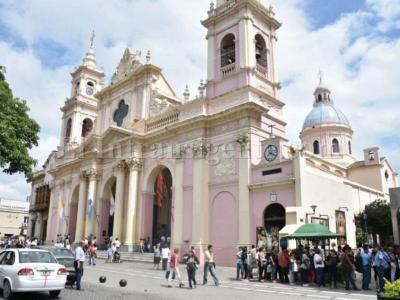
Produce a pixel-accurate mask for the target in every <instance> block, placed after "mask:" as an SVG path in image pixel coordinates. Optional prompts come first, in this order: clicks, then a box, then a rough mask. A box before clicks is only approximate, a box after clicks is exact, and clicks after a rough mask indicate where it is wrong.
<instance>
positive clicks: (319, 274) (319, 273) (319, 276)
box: [315, 268, 324, 286]
mask: <svg viewBox="0 0 400 300" xmlns="http://www.w3.org/2000/svg"><path fill="white" fill-rule="evenodd" d="M315 276H316V282H317V285H318V286H321V285H324V268H315Z"/></svg>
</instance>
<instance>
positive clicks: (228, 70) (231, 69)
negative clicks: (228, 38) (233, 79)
mask: <svg viewBox="0 0 400 300" xmlns="http://www.w3.org/2000/svg"><path fill="white" fill-rule="evenodd" d="M235 70H236V64H234V63H233V64H230V65H227V66H224V67H222V68H221V73H222V77H226V76H229V75H231V74H233V73H235Z"/></svg>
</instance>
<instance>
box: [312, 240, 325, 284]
mask: <svg viewBox="0 0 400 300" xmlns="http://www.w3.org/2000/svg"><path fill="white" fill-rule="evenodd" d="M314 266H315V275H316V283H317V285H318V287H321V286H324V285H325V284H324V268H325V264H324V260H323V259H322V256H321V250H320V249H319V248H317V249H315V254H314Z"/></svg>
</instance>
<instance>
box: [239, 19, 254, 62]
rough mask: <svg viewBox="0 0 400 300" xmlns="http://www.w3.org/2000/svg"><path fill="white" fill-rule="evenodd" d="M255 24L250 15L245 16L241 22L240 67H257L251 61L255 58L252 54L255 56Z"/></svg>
mask: <svg viewBox="0 0 400 300" xmlns="http://www.w3.org/2000/svg"><path fill="white" fill-rule="evenodd" d="M252 29H253V25H252V21H251V19H250V18H249V17H247V16H244V17H242V18H241V19H240V22H239V55H240V57H239V59H240V62H239V63H240V68H248V67H255V65H253V66H252V65H250V62H251V61H252V62H254V64H255V60H254V59H251V56H253V54H254V56H255V49H254V47H253V45H254V43H253V40H254V36H253V33H252V32H253V30H252Z"/></svg>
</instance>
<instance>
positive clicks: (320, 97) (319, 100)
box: [318, 94, 322, 102]
mask: <svg viewBox="0 0 400 300" xmlns="http://www.w3.org/2000/svg"><path fill="white" fill-rule="evenodd" d="M321 101H322V95H321V94H319V95H318V102H321Z"/></svg>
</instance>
